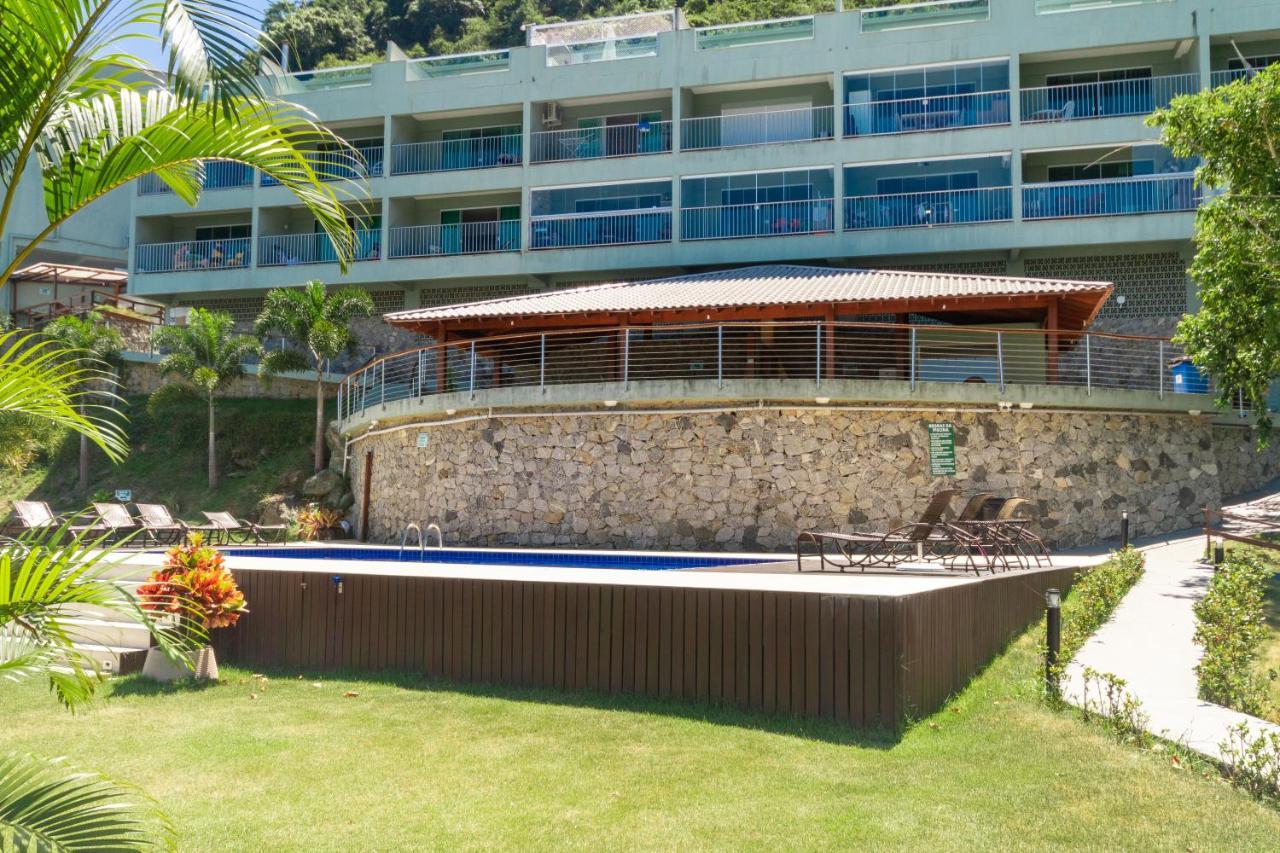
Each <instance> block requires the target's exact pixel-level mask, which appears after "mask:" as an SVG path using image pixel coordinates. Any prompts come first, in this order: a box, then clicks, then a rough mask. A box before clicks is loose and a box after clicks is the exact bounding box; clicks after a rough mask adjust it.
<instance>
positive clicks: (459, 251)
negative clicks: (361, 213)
mask: <svg viewBox="0 0 1280 853" xmlns="http://www.w3.org/2000/svg"><path fill="white" fill-rule="evenodd" d="M387 238H388V239H389V240H390V241H391V254H390V256H391V257H393V258H426V257H432V256H434V255H476V254H481V253H484V252H518V251H520V222H519V220H515V219H510V220H503V221H501V222H461V223H452V224H448V225H407V226H402V227H399V228H392V229H391V231H390V232H389V233H388V235H387Z"/></svg>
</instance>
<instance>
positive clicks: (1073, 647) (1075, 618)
mask: <svg viewBox="0 0 1280 853" xmlns="http://www.w3.org/2000/svg"><path fill="white" fill-rule="evenodd" d="M1142 566H1143V556H1142V552H1141V551H1135V550H1134V549H1133V548H1126V549H1124V550H1123V551H1119V552H1117V553H1116V555H1115V556H1113V557H1112V558H1111V559H1109V560H1107V561H1106V562H1105V563H1103V564H1102V565H1100V566H1095V567H1094V568H1093V569H1091V570H1090V571H1088V572H1081V573H1080V574H1079V575H1077V576H1076V581H1075V584H1074V585H1073V586H1072V587H1071V595H1070V598H1069V599H1068V606H1067V607H1066V608H1064V613H1063V616H1064V618H1063V620H1062V652H1061V655H1060V656H1059V660H1061V661H1062V662H1063V663H1064V664H1065V663H1066V661H1069V660H1071V658H1073V657H1075V654H1076V652H1078V651H1080V647H1081V646H1083V645H1084V643H1085V640H1088V639H1089V637H1091V636H1092V635H1093V633H1094V632H1095V631H1097V630H1098V629H1099V628H1101V627H1102V624H1103V623H1104V622H1106V621H1107V619H1109V618H1110V617H1111V612H1112V611H1113V610H1115V609H1116V606H1117V605H1118V604H1119V603H1120V600H1121V599H1122V598H1124V596H1125V593H1127V592H1128V591H1129V590H1130V589H1132V588H1133V585H1134V584H1135V583H1137V582H1138V578H1140V577H1142Z"/></svg>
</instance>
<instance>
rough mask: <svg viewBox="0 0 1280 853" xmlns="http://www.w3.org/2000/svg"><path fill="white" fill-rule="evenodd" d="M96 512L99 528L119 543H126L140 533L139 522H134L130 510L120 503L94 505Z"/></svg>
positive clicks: (96, 503) (95, 503)
mask: <svg viewBox="0 0 1280 853" xmlns="http://www.w3.org/2000/svg"><path fill="white" fill-rule="evenodd" d="M93 509H94V512H96V513H98V519H99V522H98V526H99V527H101V528H102V529H103V530H105V531H107V532H108V533H110V534H111V536H112V537H113V538H115V540H116V541H117V542H124V541H126V540H128V539H131V538H132V537H134V536H135V535H137V534H138V533H139V532H141V530H142V527H141V526H140V525H139V524H138V522H136V521H134V520H133V516H132V515H130V514H129V508H128V507H126V506H125V505H124V504H120V503H98V502H97V501H95V502H94V504H93Z"/></svg>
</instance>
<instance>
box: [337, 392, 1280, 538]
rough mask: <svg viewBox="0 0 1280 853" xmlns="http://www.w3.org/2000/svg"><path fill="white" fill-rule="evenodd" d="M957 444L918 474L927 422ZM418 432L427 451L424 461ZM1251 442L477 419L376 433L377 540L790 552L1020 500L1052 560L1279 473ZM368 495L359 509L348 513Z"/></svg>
mask: <svg viewBox="0 0 1280 853" xmlns="http://www.w3.org/2000/svg"><path fill="white" fill-rule="evenodd" d="M931 421H950V422H952V423H954V424H955V428H956V445H957V446H956V455H957V457H958V459H957V466H958V470H957V475H956V476H955V477H954V478H943V477H934V476H931V475H930V473H929V460H928V449H927V437H926V424H927V423H929V422H931ZM419 432H426V433H427V434H428V436H429V439H428V445H427V447H425V448H418V447H417V446H416V439H417V436H418V433H419ZM1255 438H1256V433H1255V432H1254V431H1253V430H1251V429H1249V428H1247V427H1240V426H1234V425H1231V426H1222V425H1214V424H1212V423H1211V422H1210V421H1209V420H1208V419H1207V418H1201V417H1191V416H1188V415H1180V416H1179V415H1136V414H1112V413H1101V412H1099V413H1087V414H1075V413H1065V412H1064V413H1056V412H1039V411H1034V412H1017V411H1015V412H1012V413H1006V412H976V413H973V412H971V413H943V412H938V411H930V410H927V409H920V410H918V411H916V410H913V411H905V412H895V411H839V410H830V411H815V410H781V411H779V410H768V409H742V410H738V411H732V412H728V411H727V412H720V413H700V414H678V413H669V414H627V413H618V412H613V413H600V414H584V415H553V416H545V417H526V418H520V417H505V418H497V417H495V418H486V419H480V420H474V421H468V422H461V423H454V424H449V425H441V426H421V427H413V428H410V429H405V430H401V431H398V432H391V433H386V434H383V435H380V436H374V437H372V438H370V439H367V440H364V441H362V442H360V443H359V444H358V445H356V446H354V447H353V457H354V459H353V461H354V462H355V464H356V471H355V472H353V474H354V475H353V476H352V478H351V480H352V482H353V483H355V484H356V487H357V490H359V488H360V487H361V484H362V483H363V466H364V464H365V453H366V451H372V452H373V462H372V476H371V488H370V510H369V513H370V514H369V538H370V539H371V540H373V541H381V542H392V541H398V537H399V533H400V531H401V530H402V529H403V528H404V526H405V525H406V524H407V523H409V522H411V521H413V522H417V523H419V524H426V523H429V522H432V521H435V522H437V523H439V524H440V525H441V527H442V528H443V529H444V537H445V541H446V542H448V543H450V544H467V545H525V546H539V545H542V546H547V545H558V546H570V547H603V548H663V549H676V550H679V549H703V550H708V549H711V550H770V551H774V550H776V551H786V550H788V549H791V548H793V547H794V543H795V535H796V532H797V531H798V530H804V529H819V530H846V531H847V530H885V529H888V528H891V527H894V526H896V525H898V524H900V523H902V522H904V521H906V520H910V519H913V518H914V517H915V515H916V513H918V512H919V510H920V509H921V508H922V507H923V505H924V503H925V502H926V501H927V500H928V498H929V496H930V495H931V494H932V493H933V492H934V491H935V490H936V489H938V488H941V487H943V486H945V485H949V484H954V485H956V486H958V487H960V488H963V489H964V490H966V491H967V492H976V491H992V492H995V493H997V494H1000V495H1015V494H1016V495H1021V496H1023V497H1026V498H1029V499H1031V500H1032V501H1033V502H1034V504H1035V505H1036V506H1037V507H1038V510H1039V519H1038V525H1039V529H1040V530H1041V532H1042V533H1043V534H1044V535H1045V537H1046V539H1048V540H1049V541H1050V542H1051V543H1052V544H1053V545H1055V546H1057V547H1065V546H1074V545H1083V544H1092V543H1095V542H1099V541H1102V540H1105V539H1107V538H1110V537H1114V535H1115V534H1116V530H1117V528H1118V516H1119V512H1120V510H1121V509H1125V510H1128V511H1129V513H1130V516H1131V518H1132V519H1133V525H1134V531H1135V535H1139V534H1153V533H1160V532H1167V531H1172V530H1178V529H1181V528H1186V527H1191V526H1195V525H1196V524H1198V523H1199V521H1200V518H1201V516H1200V513H1199V508H1200V507H1201V506H1202V505H1204V504H1210V505H1214V506H1220V505H1221V504H1222V502H1223V498H1224V497H1229V496H1232V495H1234V494H1238V493H1240V492H1243V491H1247V490H1250V489H1254V488H1257V487H1259V486H1261V485H1263V484H1264V483H1266V482H1267V481H1269V480H1270V479H1272V478H1273V477H1275V476H1276V475H1277V473H1280V458H1278V457H1277V454H1276V453H1275V452H1274V451H1271V452H1266V453H1259V452H1258V451H1257V450H1256V449H1255ZM360 499H361V496H360V494H359V492H357V495H356V505H357V507H358V506H359V505H360Z"/></svg>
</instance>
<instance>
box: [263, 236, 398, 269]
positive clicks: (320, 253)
mask: <svg viewBox="0 0 1280 853" xmlns="http://www.w3.org/2000/svg"><path fill="white" fill-rule="evenodd" d="M354 249H355V251H354V253H353V257H352V260H355V261H376V260H378V258H379V257H380V256H381V253H382V252H381V250H382V231H381V230H380V229H377V228H367V229H364V228H362V229H357V230H356V231H355V246H354ZM337 262H338V253H337V252H335V251H334V249H333V240H331V239H330V238H329V235H328V234H325V233H324V232H323V231H321V232H317V233H312V234H269V235H267V236H265V237H259V238H258V266H260V267H292V266H299V265H303V264H336V263H337Z"/></svg>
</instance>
